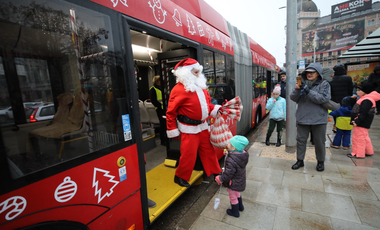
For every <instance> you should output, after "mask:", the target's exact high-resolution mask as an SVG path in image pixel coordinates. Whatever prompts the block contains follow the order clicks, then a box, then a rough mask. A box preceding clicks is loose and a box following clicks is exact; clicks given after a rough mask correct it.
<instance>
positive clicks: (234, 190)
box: [215, 135, 249, 217]
mask: <svg viewBox="0 0 380 230" xmlns="http://www.w3.org/2000/svg"><path fill="white" fill-rule="evenodd" d="M248 143H249V141H248V139H247V138H246V137H243V136H239V135H236V136H234V137H232V138H231V139H230V141H229V143H228V145H227V149H228V151H226V150H225V151H224V154H226V155H227V157H226V161H225V169H224V172H223V173H222V175H220V176H219V175H218V176H216V177H215V180H216V182H217V183H218V184H223V185H224V186H225V187H227V190H228V194H229V196H230V201H231V209H227V214H228V215H230V216H234V217H239V216H240V214H239V211H243V210H244V206H243V200H242V197H241V195H240V192H242V191H244V190H245V180H246V175H245V166H246V165H247V164H248V157H249V154H248V152H247V151H245V150H244V148H245V147H246V146H247V145H248Z"/></svg>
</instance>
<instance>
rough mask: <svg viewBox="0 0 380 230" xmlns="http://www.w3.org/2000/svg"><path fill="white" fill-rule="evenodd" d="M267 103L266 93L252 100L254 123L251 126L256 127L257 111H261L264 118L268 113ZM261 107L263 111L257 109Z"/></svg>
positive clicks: (261, 116)
mask: <svg viewBox="0 0 380 230" xmlns="http://www.w3.org/2000/svg"><path fill="white" fill-rule="evenodd" d="M266 104H267V99H266V95H263V96H261V97H258V98H255V99H253V100H252V125H251V128H254V127H255V126H256V124H255V123H256V112H259V113H260V114H259V115H260V119H262V118H263V117H264V116H265V115H266V113H267V112H266V109H265V106H266ZM259 106H260V107H261V111H257V109H258V108H259Z"/></svg>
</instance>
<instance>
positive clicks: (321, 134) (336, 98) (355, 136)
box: [151, 58, 380, 217]
mask: <svg viewBox="0 0 380 230" xmlns="http://www.w3.org/2000/svg"><path fill="white" fill-rule="evenodd" d="M173 73H174V75H175V76H176V77H177V83H178V84H177V85H175V86H174V88H173V89H172V91H171V94H170V97H169V102H168V108H167V110H166V111H165V112H164V113H165V115H166V128H167V131H166V134H167V138H173V139H180V140H181V147H180V149H181V157H180V161H179V165H178V167H177V169H176V172H175V175H174V182H175V183H177V184H178V185H180V186H182V187H189V186H190V184H189V183H188V181H189V179H190V177H191V173H192V170H193V168H194V165H195V161H196V158H197V154H198V155H199V157H200V159H201V161H202V164H203V167H204V170H205V173H206V174H207V176H211V175H214V178H215V181H216V182H217V183H218V184H223V185H224V186H225V187H227V188H228V193H229V196H230V202H231V208H230V209H227V214H228V215H231V216H234V217H239V211H243V210H244V206H243V201H242V197H241V195H240V192H241V191H244V189H245V183H246V182H245V180H246V175H245V173H246V172H245V167H246V165H247V163H248V158H249V155H248V153H247V151H246V150H245V147H246V146H247V145H248V143H249V141H248V139H247V138H245V137H244V136H239V135H236V136H234V137H232V138H231V139H230V140H229V141H228V145H227V147H226V150H225V152H224V153H225V155H227V157H226V158H225V169H224V171H223V172H222V169H221V168H220V166H219V163H218V158H217V156H216V154H215V151H214V148H213V146H212V145H211V142H210V133H209V131H208V128H209V127H208V126H209V125H208V123H207V121H206V118H207V117H208V116H213V117H217V116H218V115H220V114H221V113H222V110H223V108H222V106H220V105H215V104H212V103H211V97H210V95H209V94H208V91H207V90H206V89H207V84H206V78H205V77H204V75H203V73H202V66H201V65H200V64H199V63H198V62H197V61H196V60H194V59H191V58H186V59H184V60H182V61H180V62H179V63H178V64H177V65H176V66H175V68H174V70H173ZM279 75H280V81H279V82H277V83H276V86H275V87H274V89H273V92H272V94H271V97H270V98H269V99H268V101H267V104H266V109H267V110H268V111H269V128H268V132H267V134H266V139H265V144H266V145H267V146H269V145H270V142H269V139H270V137H271V135H272V133H273V131H274V129H275V127H276V126H277V130H276V131H277V143H276V146H277V147H279V146H281V144H282V139H281V137H282V135H281V134H282V131H283V129H284V126H285V121H286V103H287V102H288V100H292V101H294V102H295V103H297V110H296V114H295V116H296V125H297V137H296V140H297V154H296V157H297V162H296V163H295V164H294V165H293V166H292V169H293V170H297V169H299V168H301V167H303V166H304V158H305V153H306V144H307V140H308V138H309V136H311V138H310V140H311V142H312V144H313V145H314V146H315V155H316V159H317V165H316V170H317V171H319V172H320V171H324V161H325V155H326V148H325V142H326V127H327V123H328V116H329V115H330V116H332V117H333V118H334V128H333V131H334V132H335V133H336V135H335V137H334V141H333V142H332V143H331V145H330V146H331V147H332V148H340V146H341V145H342V147H343V149H345V150H349V149H350V147H351V149H352V151H351V153H349V154H347V156H348V157H350V158H364V157H366V156H371V155H373V153H374V151H373V147H372V143H371V139H370V138H369V136H368V130H369V128H370V127H371V123H372V121H373V119H374V115H375V114H380V108H379V106H380V102H379V101H380V94H379V93H378V92H380V65H379V66H376V67H375V69H374V72H373V73H372V74H371V75H370V76H369V77H368V81H367V82H365V83H362V84H361V85H358V86H356V87H354V84H353V82H352V78H351V77H350V76H347V72H346V69H345V67H344V65H341V64H338V65H336V66H334V68H332V69H331V68H327V67H325V68H322V66H321V65H320V64H319V63H312V64H310V65H309V66H307V67H306V69H305V70H304V71H303V72H302V74H301V79H302V80H301V82H297V83H296V84H295V88H294V90H293V91H292V92H291V93H290V94H289V98H288V100H287V99H286V72H281V73H280V74H279ZM157 78H158V77H157ZM154 83H155V84H154V87H152V88H151V97H153V98H154V99H156V101H157V102H156V103H155V106H156V109H157V113H158V114H159V115H161V116H162V115H163V114H162V112H163V108H162V102H161V101H160V100H161V99H162V97H161V95H160V94H159V93H157V91H159V90H160V84H159V83H158V80H157V79H155V82H154ZM154 96H156V97H154ZM236 96H239V95H236ZM330 101H333V102H336V103H339V104H340V108H339V109H336V110H334V111H329V110H328V109H326V108H325V107H324V106H323V104H326V103H329V102H330ZM161 110H162V111H161ZM376 111H377V112H376ZM162 125H164V121H162ZM351 131H352V134H351ZM163 136H164V135H163ZM164 137H165V138H164V139H166V136H164ZM164 139H162V140H161V141H162V142H163V143H165V142H164V141H165V140H164ZM351 139H352V145H351V143H350V142H351ZM363 140H364V141H363Z"/></svg>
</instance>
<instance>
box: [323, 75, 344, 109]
mask: <svg viewBox="0 0 380 230" xmlns="http://www.w3.org/2000/svg"><path fill="white" fill-rule="evenodd" d="M324 82H326V80H324V81H322V83H321V84H320V85H319V89H321V87H322V84H323V83H324ZM321 105H322V106H323V108H325V109H327V110H331V111H334V110H337V109H339V108H340V104H339V103H336V102H335V101H332V100H329V101H328V102H326V103H323V104H321Z"/></svg>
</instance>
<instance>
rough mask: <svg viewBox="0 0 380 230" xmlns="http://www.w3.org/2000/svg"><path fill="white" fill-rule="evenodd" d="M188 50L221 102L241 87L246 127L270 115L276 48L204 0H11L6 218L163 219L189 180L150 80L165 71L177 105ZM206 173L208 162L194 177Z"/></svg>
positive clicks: (4, 63)
mask: <svg viewBox="0 0 380 230" xmlns="http://www.w3.org/2000/svg"><path fill="white" fill-rule="evenodd" d="M186 57H192V58H195V59H197V60H198V61H199V62H200V63H201V64H202V65H203V66H204V73H205V75H206V76H207V79H208V84H209V89H208V90H209V92H210V95H211V96H212V99H213V103H216V104H222V103H223V102H224V101H225V100H229V99H231V98H233V97H235V96H240V97H241V99H242V101H243V105H244V110H243V114H242V119H241V121H240V122H238V123H236V122H233V121H231V120H229V119H227V122H228V124H229V126H230V129H231V130H232V132H233V133H234V134H243V135H244V134H245V133H247V132H248V131H249V129H250V128H252V127H254V126H255V125H256V124H257V123H258V122H259V121H260V119H261V118H262V117H263V116H264V115H265V103H266V97H267V96H268V93H270V89H271V88H272V87H273V85H272V81H271V76H273V75H274V74H275V73H276V65H275V64H276V60H275V58H274V57H273V56H272V55H270V54H269V53H268V52H267V51H265V50H264V49H263V48H262V47H261V46H260V45H258V44H257V43H256V42H254V41H253V40H252V39H251V38H249V37H248V36H247V35H246V34H244V33H243V32H241V31H239V30H238V29H237V28H236V27H234V26H232V25H231V24H229V23H228V22H227V21H226V20H225V19H224V18H223V17H221V15H220V14H218V13H217V12H216V11H215V10H213V9H212V8H211V7H210V6H209V5H207V4H206V3H205V2H204V1H203V0H189V1H181V0H146V1H128V0H93V1H85V0H65V1H64V0H23V1H14V0H13V1H10V0H1V9H0V87H1V90H0V96H1V100H0V150H1V151H0V158H1V159H0V164H1V166H0V229H16V228H17V229H52V228H54V227H57V226H59V227H60V229H146V228H147V227H148V226H149V225H150V224H151V223H152V222H153V221H154V220H156V219H157V217H158V216H159V215H160V214H161V213H162V212H163V211H164V210H165V209H166V208H167V207H168V206H169V205H170V204H171V203H173V202H174V201H175V200H176V199H177V198H178V197H179V196H180V195H181V194H182V193H183V192H184V191H185V190H186V188H183V187H180V186H178V185H177V184H175V183H174V182H173V178H174V172H175V164H174V165H170V163H166V162H170V160H172V161H173V160H174V162H175V161H178V159H179V155H180V152H179V145H180V143H179V141H177V140H167V141H166V146H162V145H160V140H159V137H158V136H159V128H161V129H162V128H164V127H158V126H159V122H158V118H157V115H156V113H155V110H154V106H152V103H150V101H149V89H150V88H151V86H152V78H153V76H155V75H161V76H162V82H161V83H162V85H163V86H164V87H163V99H164V100H163V101H164V107H166V106H167V99H168V96H169V94H170V90H171V89H172V87H173V86H174V84H175V83H176V80H175V77H173V75H172V74H171V69H172V68H173V67H174V66H175V64H176V63H177V62H178V61H179V60H181V59H183V58H186ZM210 122H211V123H212V120H211V119H210ZM217 151H218V155H219V157H220V156H222V151H221V150H217ZM145 156H146V157H145ZM166 160H167V161H166ZM170 166H171V167H170ZM202 174H203V171H202V165H197V166H196V168H195V169H194V171H193V174H192V178H191V180H190V184H193V183H194V182H195V181H197V180H198V179H199V178H200V177H201V176H202ZM148 197H149V198H150V199H151V200H154V201H155V202H156V203H157V206H156V207H154V208H149V209H148V202H147V200H148Z"/></svg>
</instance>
